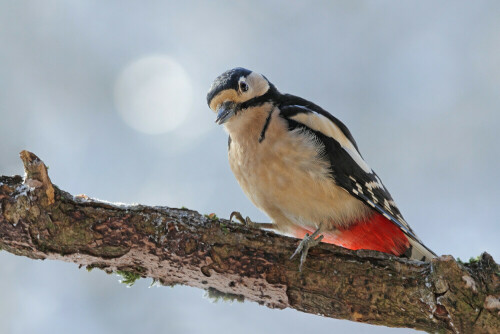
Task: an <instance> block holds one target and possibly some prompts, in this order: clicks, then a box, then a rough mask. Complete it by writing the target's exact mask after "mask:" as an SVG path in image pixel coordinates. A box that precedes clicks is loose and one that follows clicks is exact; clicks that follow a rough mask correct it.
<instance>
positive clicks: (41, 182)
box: [19, 151, 55, 205]
mask: <svg viewBox="0 0 500 334" xmlns="http://www.w3.org/2000/svg"><path fill="white" fill-rule="evenodd" d="M19 155H20V157H21V160H22V161H23V164H24V171H25V173H26V177H25V179H24V183H25V184H26V185H27V186H29V187H31V188H35V189H37V188H40V189H42V190H44V193H45V197H46V199H47V204H48V205H52V204H54V202H55V198H54V186H53V185H52V182H51V181H50V178H49V174H48V173H47V166H45V164H44V163H43V161H42V160H40V158H39V157H37V156H36V155H35V154H34V153H31V152H28V151H21V153H19Z"/></svg>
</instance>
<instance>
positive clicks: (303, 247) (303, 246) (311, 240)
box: [290, 229, 323, 272]
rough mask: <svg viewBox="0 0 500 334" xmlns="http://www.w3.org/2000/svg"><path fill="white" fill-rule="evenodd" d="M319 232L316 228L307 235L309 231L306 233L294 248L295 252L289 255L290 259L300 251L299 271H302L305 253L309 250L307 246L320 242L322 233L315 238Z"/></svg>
mask: <svg viewBox="0 0 500 334" xmlns="http://www.w3.org/2000/svg"><path fill="white" fill-rule="evenodd" d="M319 232H320V229H317V230H316V231H315V232H314V233H313V234H311V235H309V233H306V235H305V237H304V239H302V240H301V241H300V244H299V245H298V246H297V249H295V252H294V253H293V254H292V256H291V257H290V260H291V259H293V258H294V257H295V255H297V254H299V253H301V255H300V265H299V272H302V266H303V265H304V263H305V262H306V258H307V253H308V252H309V248H311V247H314V246H316V245H318V244H319V243H320V242H321V240H322V239H323V236H322V235H320V236H319V237H318V238H316V237H317V236H318V234H319ZM315 238H316V239H315Z"/></svg>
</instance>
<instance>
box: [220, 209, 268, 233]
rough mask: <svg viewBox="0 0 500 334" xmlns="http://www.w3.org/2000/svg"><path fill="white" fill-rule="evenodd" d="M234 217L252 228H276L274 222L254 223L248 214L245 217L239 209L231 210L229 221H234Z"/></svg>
mask: <svg viewBox="0 0 500 334" xmlns="http://www.w3.org/2000/svg"><path fill="white" fill-rule="evenodd" d="M233 218H236V220H238V221H239V222H240V223H242V224H243V225H245V226H248V227H251V228H258V229H262V228H267V229H275V226H274V224H272V223H254V222H253V221H252V220H251V219H250V217H248V216H247V217H246V218H243V216H242V215H241V213H239V212H238V211H233V212H231V215H229V221H230V222H232V221H233Z"/></svg>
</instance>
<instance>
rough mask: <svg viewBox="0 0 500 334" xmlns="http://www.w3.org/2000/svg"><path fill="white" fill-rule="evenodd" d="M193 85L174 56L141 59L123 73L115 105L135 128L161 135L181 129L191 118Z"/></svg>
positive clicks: (126, 120) (118, 85)
mask: <svg viewBox="0 0 500 334" xmlns="http://www.w3.org/2000/svg"><path fill="white" fill-rule="evenodd" d="M192 91H193V88H192V85H191V82H190V79H189V76H188V74H187V73H186V71H185V70H184V68H183V67H182V66H181V65H180V64H179V63H178V62H177V61H176V60H175V59H173V58H172V57H169V56H163V55H154V56H146V57H143V58H140V59H138V60H136V61H134V62H132V63H131V64H129V65H128V66H126V67H125V69H124V70H123V71H122V72H121V74H120V75H119V77H118V79H117V80H116V84H115V91H114V97H115V105H116V108H117V110H118V112H119V114H120V115H121V117H122V118H123V120H124V121H125V122H126V123H127V124H128V125H129V126H130V127H132V128H133V129H135V130H137V131H140V132H144V133H148V134H160V133H165V132H170V131H173V130H175V129H176V128H178V127H179V126H180V125H181V124H182V122H183V121H184V120H185V119H186V118H187V116H188V114H189V112H190V108H191V99H192V95H193V94H192Z"/></svg>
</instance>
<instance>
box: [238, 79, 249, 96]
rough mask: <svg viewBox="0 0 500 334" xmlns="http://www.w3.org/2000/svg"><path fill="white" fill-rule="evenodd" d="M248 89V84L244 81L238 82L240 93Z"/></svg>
mask: <svg viewBox="0 0 500 334" xmlns="http://www.w3.org/2000/svg"><path fill="white" fill-rule="evenodd" d="M247 90H248V85H247V83H246V82H245V81H241V82H240V91H241V92H242V93H244V92H246V91H247Z"/></svg>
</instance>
